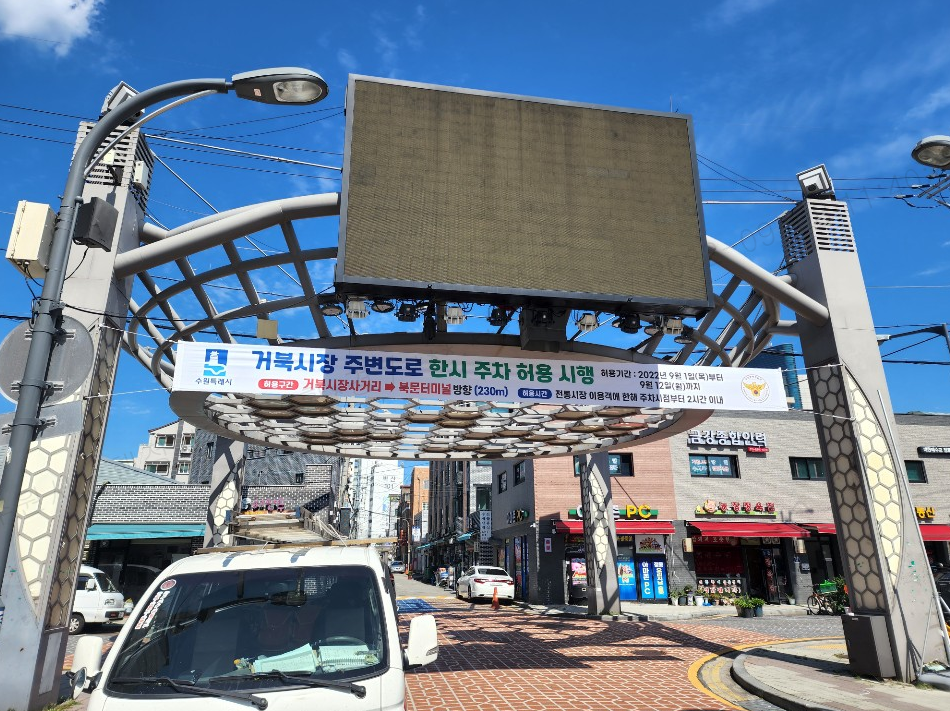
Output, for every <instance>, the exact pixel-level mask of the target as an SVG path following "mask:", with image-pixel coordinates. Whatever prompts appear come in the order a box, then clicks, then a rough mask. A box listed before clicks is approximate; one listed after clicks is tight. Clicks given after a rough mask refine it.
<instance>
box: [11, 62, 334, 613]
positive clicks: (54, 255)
mask: <svg viewBox="0 0 950 711" xmlns="http://www.w3.org/2000/svg"><path fill="white" fill-rule="evenodd" d="M229 91H233V92H234V93H235V94H237V95H238V96H239V97H241V98H243V99H250V100H251V101H258V102H262V103H265V104H291V105H300V104H314V103H316V102H318V101H320V100H322V99H324V98H325V97H326V95H327V93H328V89H327V84H326V82H325V81H324V80H323V78H322V77H321V76H320V75H319V74H317V73H316V72H312V71H310V70H309V69H299V68H295V67H280V68H277V69H260V70H257V71H253V72H244V73H242V74H235V75H234V76H233V77H231V79H230V81H229V80H227V79H186V80H183V81H175V82H171V83H168V84H162V85H160V86H156V87H153V88H152V89H148V90H147V91H143V92H142V93H141V94H136V95H134V96H131V97H130V98H128V99H126V100H125V101H123V102H121V103H120V104H118V105H116V106H115V107H113V108H112V109H110V110H109V111H108V112H107V113H106V114H105V115H104V116H103V117H102V118H101V119H100V120H99V122H98V123H97V124H96V125H95V126H94V127H93V129H92V130H91V131H90V132H89V134H88V135H87V136H86V137H85V139H83V141H82V143H81V144H79V146H78V147H77V149H76V153H75V155H74V156H73V160H72V163H71V164H70V166H69V174H68V176H67V178H66V188H65V190H64V191H63V198H62V202H61V204H60V208H59V216H58V218H57V221H56V229H55V232H54V233H53V239H52V244H51V246H50V255H49V271H48V272H47V274H46V279H45V281H44V283H43V292H42V294H41V295H40V297H39V298H38V299H37V300H36V301H35V303H34V305H33V333H32V337H31V340H30V349H29V353H28V355H27V359H26V365H25V367H24V372H23V379H22V381H21V383H20V395H19V398H18V400H17V406H16V412H15V414H14V416H13V423H12V427H11V431H10V443H9V449H8V451H7V463H6V466H5V467H4V469H3V478H2V479H0V587H2V585H3V571H5V570H6V569H7V557H8V554H9V551H10V546H11V542H12V541H13V535H14V531H15V524H16V512H17V506H18V504H19V500H20V488H21V487H22V485H23V476H24V472H25V471H26V461H27V457H28V456H29V452H30V443H31V442H32V441H33V439H34V437H35V436H36V431H37V429H38V428H40V427H42V426H43V425H44V424H46V422H45V421H44V420H43V419H42V417H41V414H42V413H41V410H40V408H41V406H42V404H43V400H44V398H45V396H46V394H47V392H48V391H49V389H50V388H51V383H49V382H48V381H47V371H48V368H49V361H50V354H51V353H52V349H53V341H54V339H55V337H56V335H57V333H58V331H60V324H61V322H62V311H63V304H62V303H61V298H62V295H63V283H64V281H65V271H66V264H67V261H68V258H69V250H70V246H71V244H72V240H73V233H74V231H75V227H76V215H77V212H78V208H79V206H80V205H81V204H82V202H83V198H82V192H83V185H84V184H85V179H86V175H87V174H88V171H89V169H90V167H91V166H93V165H95V164H96V163H97V162H99V160H101V159H102V157H103V156H104V154H105V153H106V152H108V147H107V148H106V150H103V151H100V152H99V153H98V154H97V153H96V151H97V149H99V147H100V146H102V144H103V143H105V142H106V141H107V140H108V139H109V136H110V135H111V134H112V132H113V131H115V130H116V129H117V128H119V127H120V126H122V125H123V124H124V123H126V122H128V121H130V120H131V119H133V118H134V117H135V116H137V115H138V114H140V113H141V112H142V111H144V110H145V109H147V108H149V107H150V106H152V105H154V104H157V103H159V102H162V101H165V100H167V99H172V98H175V97H185V98H184V99H181V100H179V101H177V102H174V103H173V104H170V105H168V106H166V107H164V109H159V110H158V111H155V112H153V113H152V114H150V115H149V116H147V117H145V118H144V119H140V120H139V121H137V122H136V123H135V124H134V125H135V126H140V125H142V124H143V123H145V122H146V121H148V120H150V119H151V118H154V117H155V116H156V115H158V114H160V113H162V112H163V111H165V110H167V109H169V108H173V107H174V106H177V105H180V104H182V103H184V102H186V101H191V100H192V99H196V98H198V97H200V96H205V95H207V94H226V93H228V92H229ZM113 143H114V141H113ZM3 610H4V605H3V600H2V598H0V625H2V624H3Z"/></svg>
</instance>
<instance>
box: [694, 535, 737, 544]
mask: <svg viewBox="0 0 950 711" xmlns="http://www.w3.org/2000/svg"><path fill="white" fill-rule="evenodd" d="M692 539H693V543H694V544H696V543H698V544H706V545H717V546H737V545H739V539H738V538H736V537H734V536H692Z"/></svg>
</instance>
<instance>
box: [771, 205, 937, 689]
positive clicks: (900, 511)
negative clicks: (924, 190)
mask: <svg viewBox="0 0 950 711" xmlns="http://www.w3.org/2000/svg"><path fill="white" fill-rule="evenodd" d="M780 226H781V230H782V243H783V247H784V251H785V257H786V260H787V261H788V264H789V267H788V269H789V273H790V274H791V275H792V276H793V278H794V279H795V280H796V286H797V287H798V288H799V289H800V290H802V291H803V292H804V293H806V294H807V295H809V296H811V297H812V298H813V299H815V300H817V301H819V302H820V303H822V304H824V305H825V306H827V308H828V311H829V315H830V317H829V320H828V322H827V323H825V324H823V325H820V326H818V325H815V324H813V323H810V322H807V321H804V320H801V321H799V336H800V338H801V344H802V354H803V356H804V359H805V365H806V366H807V367H808V368H809V371H808V379H809V384H810V387H811V392H812V401H813V402H814V406H815V417H816V421H817V426H818V433H819V439H820V442H821V446H822V454H823V456H824V462H825V471H826V475H827V481H828V490H829V493H830V495H831V500H832V504H833V506H832V510H833V512H834V517H835V526H836V529H837V534H838V545H839V546H840V548H841V557H842V560H843V561H844V564H845V571H844V572H845V578H846V580H847V583H848V594H849V598H850V604H851V608H852V611H853V613H854V616H852V617H847V618H845V625H844V631H845V639H846V641H847V642H848V655H849V662H850V664H851V668H852V670H853V671H855V672H857V673H862V674H872V675H875V676H896V677H899V678H900V679H902V680H904V681H912V680H914V679H916V678H917V677H918V676H919V675H920V673H921V668H922V665H923V664H924V663H926V662H929V661H933V660H937V661H942V662H943V663H944V664H946V663H947V662H948V654H947V648H948V647H947V646H946V642H945V640H946V630H945V629H944V627H943V622H942V619H941V615H940V607H939V602H938V600H937V599H936V588H935V587H934V584H933V579H932V577H931V575H930V570H929V567H928V566H927V556H926V553H925V551H924V544H923V539H922V537H921V534H920V529H919V528H918V526H917V521H916V515H915V513H914V510H913V507H912V505H911V500H910V496H909V495H908V490H907V475H906V472H905V471H904V466H903V462H902V459H901V456H900V454H899V451H898V446H897V442H895V441H894V438H893V434H892V433H893V432H894V429H895V427H894V413H893V410H892V408H891V403H890V396H889V395H888V391H887V382H886V380H885V378H884V366H883V364H882V363H881V357H880V352H879V350H878V345H877V337H876V334H875V332H874V323H873V321H872V319H871V308H870V305H869V303H868V299H867V291H866V290H865V286H864V278H863V276H862V274H861V266H860V263H859V262H858V257H857V249H856V247H855V243H854V237H853V235H852V233H851V221H850V216H849V215H848V208H847V205H845V204H844V203H841V202H837V201H835V200H833V199H831V200H825V199H808V200H804V201H802V202H800V203H799V204H798V205H797V206H796V207H795V209H793V210H792V211H790V212H789V213H787V214H786V215H785V216H784V217H783V218H782V220H780Z"/></svg>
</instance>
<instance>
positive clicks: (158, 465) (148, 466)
mask: <svg viewBox="0 0 950 711" xmlns="http://www.w3.org/2000/svg"><path fill="white" fill-rule="evenodd" d="M145 471H147V472H151V473H152V474H168V462H146V463H145Z"/></svg>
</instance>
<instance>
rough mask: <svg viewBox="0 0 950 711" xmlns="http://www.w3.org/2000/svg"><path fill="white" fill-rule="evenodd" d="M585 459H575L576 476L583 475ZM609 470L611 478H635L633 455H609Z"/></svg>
mask: <svg viewBox="0 0 950 711" xmlns="http://www.w3.org/2000/svg"><path fill="white" fill-rule="evenodd" d="M582 461H583V457H574V476H580V475H581V462H582ZM607 469H608V470H609V471H610V476H633V455H632V454H608V455H607Z"/></svg>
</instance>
